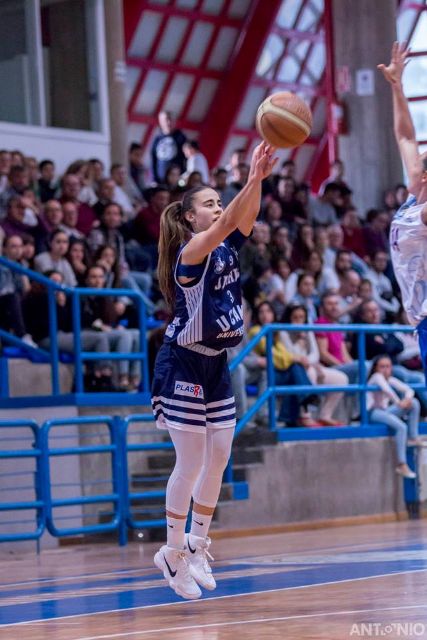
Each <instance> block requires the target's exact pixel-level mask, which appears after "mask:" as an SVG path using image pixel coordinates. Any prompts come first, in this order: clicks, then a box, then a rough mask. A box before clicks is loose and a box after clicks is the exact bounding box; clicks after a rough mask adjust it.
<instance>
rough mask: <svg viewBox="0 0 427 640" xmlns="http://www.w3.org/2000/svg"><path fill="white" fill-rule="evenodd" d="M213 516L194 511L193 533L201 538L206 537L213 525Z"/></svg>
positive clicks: (192, 517) (192, 520)
mask: <svg viewBox="0 0 427 640" xmlns="http://www.w3.org/2000/svg"><path fill="white" fill-rule="evenodd" d="M212 516H213V514H211V515H210V516H206V515H205V514H202V513H197V512H196V511H193V512H192V514H191V530H190V533H191V535H192V536H197V537H199V538H206V537H207V535H208V531H209V527H210V526H211V521H212Z"/></svg>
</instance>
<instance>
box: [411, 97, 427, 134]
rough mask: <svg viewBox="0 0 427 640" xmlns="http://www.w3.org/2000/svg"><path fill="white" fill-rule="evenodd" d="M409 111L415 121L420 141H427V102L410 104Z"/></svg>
mask: <svg viewBox="0 0 427 640" xmlns="http://www.w3.org/2000/svg"><path fill="white" fill-rule="evenodd" d="M409 110H410V112H411V115H412V119H413V121H414V126H415V131H416V132H417V139H418V140H427V100H420V101H419V102H410V103H409Z"/></svg>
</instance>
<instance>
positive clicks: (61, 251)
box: [34, 229, 77, 287]
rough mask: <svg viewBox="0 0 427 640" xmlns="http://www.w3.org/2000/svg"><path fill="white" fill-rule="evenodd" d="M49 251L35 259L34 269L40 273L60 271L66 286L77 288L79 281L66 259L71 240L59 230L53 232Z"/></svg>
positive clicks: (50, 237)
mask: <svg viewBox="0 0 427 640" xmlns="http://www.w3.org/2000/svg"><path fill="white" fill-rule="evenodd" d="M48 242H49V251H44V252H43V253H39V254H38V255H37V256H36V257H35V258H34V268H35V270H36V271H38V272H39V273H45V272H46V271H52V270H53V271H58V272H59V273H60V274H61V275H62V276H63V278H64V284H65V285H66V286H67V287H75V286H76V285H77V279H76V276H75V275H74V271H73V269H72V267H71V265H70V263H69V262H68V260H67V259H66V258H65V255H66V253H67V251H68V247H69V240H68V236H67V235H66V234H65V233H64V232H63V231H61V230H60V229H57V230H56V231H53V232H52V233H51V235H50V236H49V241H48Z"/></svg>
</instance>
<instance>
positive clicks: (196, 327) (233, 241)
mask: <svg viewBox="0 0 427 640" xmlns="http://www.w3.org/2000/svg"><path fill="white" fill-rule="evenodd" d="M245 240H246V237H245V236H244V235H243V234H241V233H240V232H239V231H234V232H233V233H232V234H231V235H230V236H228V238H226V239H225V240H224V242H222V243H221V244H220V245H219V247H217V248H216V249H214V250H213V251H212V252H211V253H210V254H209V255H208V256H207V257H206V259H205V261H204V263H203V264H204V267H203V271H202V274H201V275H200V277H199V278H197V279H196V280H195V281H192V282H190V283H189V284H188V285H186V286H185V285H182V284H180V283H179V282H178V277H177V267H178V264H179V261H180V256H181V253H182V250H183V249H184V246H185V245H182V247H181V250H180V252H179V255H178V260H177V264H176V266H175V271H174V278H175V292H176V302H175V317H174V319H173V320H172V322H171V323H170V324H169V326H168V327H167V329H166V334H165V342H166V343H171V342H175V343H177V344H178V345H180V346H186V345H193V344H199V345H202V346H203V347H208V348H209V349H213V350H215V351H220V350H221V349H225V348H227V347H234V346H235V345H236V344H238V343H239V342H240V341H241V339H242V336H243V311H242V292H241V285H240V268H239V258H238V253H237V252H238V250H239V249H240V247H241V246H242V244H243V242H244V241H245ZM193 282H194V284H193Z"/></svg>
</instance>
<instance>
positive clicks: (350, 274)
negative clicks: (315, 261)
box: [338, 269, 362, 324]
mask: <svg viewBox="0 0 427 640" xmlns="http://www.w3.org/2000/svg"><path fill="white" fill-rule="evenodd" d="M360 283H361V279H360V276H359V274H358V273H357V271H354V269H348V270H347V271H346V272H345V273H344V274H343V275H342V277H341V285H340V288H339V291H338V293H339V296H340V309H341V313H340V322H342V323H343V324H350V323H351V322H353V317H354V315H355V314H356V313H357V312H358V310H359V307H360V304H361V302H362V299H361V297H360V296H359V288H360Z"/></svg>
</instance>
